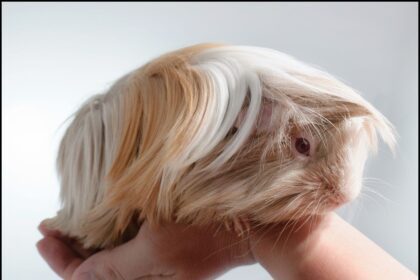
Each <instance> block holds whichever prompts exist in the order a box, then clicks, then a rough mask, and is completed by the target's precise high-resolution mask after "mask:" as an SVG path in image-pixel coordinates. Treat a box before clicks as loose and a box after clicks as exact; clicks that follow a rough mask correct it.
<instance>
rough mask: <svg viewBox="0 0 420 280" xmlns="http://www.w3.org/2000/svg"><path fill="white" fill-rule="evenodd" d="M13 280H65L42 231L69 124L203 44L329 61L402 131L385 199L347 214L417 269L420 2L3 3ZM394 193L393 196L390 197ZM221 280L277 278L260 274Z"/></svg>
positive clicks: (387, 157) (387, 162)
mask: <svg viewBox="0 0 420 280" xmlns="http://www.w3.org/2000/svg"><path fill="white" fill-rule="evenodd" d="M2 7H3V9H2V31H3V33H2V34H3V35H2V41H3V51H2V57H3V64H2V70H3V71H2V73H3V74H2V78H3V83H2V90H3V96H2V102H3V103H2V104H3V105H2V117H3V118H2V133H3V134H2V135H3V139H2V140H3V141H2V151H3V157H2V164H3V165H2V166H3V170H2V173H3V177H2V194H3V196H2V210H3V211H2V226H3V227H2V228H3V231H2V241H3V248H2V260H3V263H2V266H3V272H2V276H3V277H4V278H3V279H10V280H16V279H18V280H19V279H46V280H48V279H57V277H56V276H55V275H54V274H53V272H51V271H50V270H49V268H48V267H47V265H46V264H45V263H44V262H43V261H42V260H41V258H40V257H39V256H38V254H37V251H36V249H35V243H36V241H37V240H39V239H40V238H41V235H40V234H39V233H38V232H37V230H36V226H37V224H38V223H39V222H40V221H41V220H42V219H43V218H45V217H49V216H53V215H54V213H55V211H56V210H57V209H58V207H59V202H58V191H59V185H58V182H57V179H56V175H55V169H54V166H55V165H54V159H55V154H56V150H57V144H58V141H59V140H60V137H61V135H62V133H63V129H64V128H65V126H66V125H67V124H66V125H64V127H61V128H59V126H60V124H61V123H62V122H63V121H64V120H65V119H66V118H67V117H68V116H69V115H70V114H71V113H73V111H74V110H75V109H76V108H77V107H78V106H79V105H80V104H81V102H82V101H84V100H85V99H86V98H87V97H89V96H91V95H92V94H95V93H98V92H100V91H102V90H103V89H106V88H107V87H108V86H109V85H110V84H111V83H112V82H113V81H115V80H116V79H117V78H118V77H120V76H121V75H123V74H125V73H126V72H128V71H130V70H132V69H134V68H136V67H139V66H141V65H142V64H143V63H145V62H146V61H148V60H149V59H151V58H153V57H155V56H157V55H159V54H162V53H164V52H167V51H170V50H173V49H177V48H180V47H184V46H187V45H191V44H195V43H201V42H222V43H231V44H243V45H255V46H263V47H269V48H273V49H277V50H279V51H283V52H286V53H289V54H291V55H293V56H295V57H297V58H298V59H301V60H303V61H305V62H308V63H311V64H315V65H319V66H320V67H322V68H323V69H326V70H327V71H328V72H330V73H332V74H334V75H336V76H338V77H339V78H341V79H343V80H344V81H345V82H347V83H348V84H349V85H351V86H353V87H354V88H356V89H358V90H359V91H361V92H362V94H363V96H364V97H365V98H366V99H367V100H369V101H370V102H371V103H372V104H373V105H374V106H375V107H377V108H378V109H379V110H380V111H381V112H383V113H384V114H385V116H387V117H388V118H389V119H390V120H391V122H393V123H394V124H395V125H396V128H397V130H398V133H399V135H400V137H399V148H398V152H397V156H396V157H395V158H393V157H392V155H391V153H390V152H389V151H388V150H387V149H386V148H385V147H384V145H381V146H380V150H379V154H378V156H376V157H375V158H372V159H371V160H370V161H369V162H368V166H367V169H366V173H365V175H366V177H369V178H377V179H375V180H369V182H368V185H369V186H370V187H371V188H373V189H374V190H375V192H376V194H374V193H369V192H366V195H368V196H364V197H361V198H360V199H358V200H357V201H356V203H352V204H351V205H349V206H348V207H345V209H343V210H340V211H339V212H340V214H341V215H342V216H343V217H345V218H346V219H347V220H349V221H350V222H351V223H352V224H353V225H354V226H356V227H357V228H358V229H359V230H360V231H362V232H363V233H364V234H366V235H367V236H368V237H369V238H371V239H372V240H374V241H375V242H376V243H378V244H379V245H380V246H382V247H383V248H384V249H385V250H386V251H388V252H389V253H390V254H391V255H393V256H394V257H395V258H396V259H398V260H399V261H400V262H402V263H403V264H404V265H406V266H407V267H409V268H410V269H411V270H412V271H414V272H415V273H418V265H417V261H418V250H417V247H418V198H417V197H418V171H417V170H418V105H417V104H418V79H417V77H418V27H417V26H418V4H417V3H401V4H400V3H340V4H338V3H297V4H292V3H119V4H118V3H87V4H86V3H84V4H82V3H36V4H32V3H2ZM382 196H384V197H385V198H383V197H382ZM221 279H225V280H227V279H269V276H268V274H266V272H264V270H263V269H262V268H261V267H260V266H258V265H253V266H248V267H241V268H237V269H235V270H233V271H231V272H229V273H227V274H225V275H224V276H223V277H221Z"/></svg>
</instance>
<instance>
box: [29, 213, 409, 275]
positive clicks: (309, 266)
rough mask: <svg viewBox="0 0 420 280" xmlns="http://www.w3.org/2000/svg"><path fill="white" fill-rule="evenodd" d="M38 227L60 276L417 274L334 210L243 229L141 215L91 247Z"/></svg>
mask: <svg viewBox="0 0 420 280" xmlns="http://www.w3.org/2000/svg"><path fill="white" fill-rule="evenodd" d="M39 229H40V231H41V233H42V234H43V235H44V237H43V239H41V240H40V241H39V242H38V243H37V248H38V250H39V252H40V254H41V256H42V257H43V258H44V259H45V261H46V262H47V263H48V265H49V266H50V267H51V268H52V269H53V270H54V271H55V272H56V273H57V274H58V275H59V276H60V277H61V278H63V279H65V280H85V279H105V280H108V279H118V280H120V279H124V280H134V279H215V278H217V277H218V276H220V275H221V274H223V273H225V272H226V271H228V270H229V269H232V268H234V267H237V266H241V265H247V264H253V263H256V262H258V263H260V264H261V265H262V266H263V267H264V268H265V269H266V270H267V271H268V272H269V273H270V275H271V276H272V277H273V278H274V279H303V280H305V279H314V280H320V279H341V280H346V279H417V277H416V275H415V274H413V273H412V272H411V271H409V270H408V269H407V268H406V267H404V266H403V265H402V264H400V263H399V262H398V261H396V260H395V259H394V258H393V257H391V256H390V255H389V254H388V253H386V252H385V251H384V250H383V249H382V248H380V247H379V246H378V245H376V244H375V243H374V242H372V241H371V240H369V239H368V238H367V237H366V236H364V235H363V234H362V233H360V232H359V231H358V230H356V229H355V228H354V227H352V226H351V225H350V224H348V223H347V222H345V221H344V220H343V219H341V218H340V217H339V216H338V215H336V214H335V213H329V214H327V215H325V216H322V217H316V218H313V219H312V220H306V221H305V222H299V223H293V224H292V225H291V224H288V225H286V226H285V225H284V224H283V225H278V226H275V227H269V228H265V229H263V228H258V229H257V228H251V232H250V233H249V234H247V235H243V236H242V237H239V236H237V235H236V234H235V233H233V232H228V231H226V230H224V229H223V227H219V226H207V227H192V226H185V225H180V224H166V225H162V226H159V227H154V226H151V225H149V224H148V223H147V222H146V223H144V224H143V226H142V227H141V229H140V231H139V233H138V234H137V236H136V237H135V238H134V239H132V240H131V241H129V242H127V243H125V244H122V245H120V246H119V247H116V248H114V249H112V250H104V251H100V252H96V253H93V252H89V251H87V250H83V249H81V248H80V246H79V245H78V244H77V243H76V242H74V241H72V240H71V239H69V238H67V237H65V236H62V235H61V234H60V233H59V232H57V231H51V230H49V229H47V228H45V226H43V225H42V224H41V225H40V227H39Z"/></svg>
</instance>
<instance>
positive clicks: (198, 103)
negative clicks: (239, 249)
mask: <svg viewBox="0 0 420 280" xmlns="http://www.w3.org/2000/svg"><path fill="white" fill-rule="evenodd" d="M377 133H379V135H380V136H381V138H382V139H383V140H384V141H385V142H386V143H387V144H388V145H389V146H390V147H391V148H393V147H394V145H395V137H394V129H393V127H392V125H391V124H390V123H389V121H388V120H387V119H385V117H384V116H383V115H382V114H381V113H379V112H378V111H377V110H376V109H375V108H374V107H373V106H372V105H370V104H369V103H368V102H367V101H366V100H364V99H363V98H362V97H361V96H360V95H359V94H358V93H356V92H355V91H354V90H353V89H352V88H350V87H349V86H347V85H345V84H343V83H342V82H340V81H339V80H337V79H336V78H334V77H333V76H331V75H329V74H327V73H325V72H323V71H320V70H318V69H315V68H313V67H310V66H308V65H306V64H304V63H302V62H299V61H298V60H296V59H294V58H293V57H290V56H288V55H286V54H283V53H280V52H278V51H274V50H271V49H267V48H260V47H250V46H231V45H222V44H200V45H195V46H191V47H187V48H183V49H180V50H177V51H174V52H171V53H168V54H165V55H162V56H160V57H158V58H156V59H154V60H152V61H151V62H149V63H147V64H145V65H144V66H142V67H140V68H138V69H136V70H134V71H132V72H130V73H128V74H126V75H125V76H123V77H121V78H120V79H119V80H117V81H116V82H115V84H113V85H112V86H111V87H110V89H109V90H107V91H106V92H105V93H102V94H98V95H95V96H93V97H92V98H90V99H89V100H87V101H86V102H85V103H84V104H83V105H82V106H81V108H80V109H79V110H78V111H77V112H76V113H75V116H74V119H73V120H72V122H71V124H70V125H69V127H68V128H67V130H66V132H65V134H64V136H63V139H62V141H61V144H60V146H59V152H58V159H57V168H58V172H59V174H60V181H61V199H62V209H61V210H60V211H59V212H58V213H57V216H56V217H54V218H52V219H50V220H49V221H48V223H47V225H48V226H49V227H51V228H54V229H58V230H60V231H62V232H63V233H64V234H67V235H69V236H72V237H74V238H77V239H78V240H79V241H80V242H81V243H82V244H83V245H84V246H85V247H93V248H109V247H113V246H116V245H118V244H120V243H122V242H124V241H125V240H127V239H129V238H131V237H132V236H133V235H134V234H135V233H136V231H138V229H139V227H140V226H141V223H142V221H144V220H147V221H148V222H150V223H152V224H155V225H156V224H159V223H162V222H165V221H175V222H182V223H187V224H206V223H215V222H216V223H221V224H225V225H227V226H228V225H234V226H235V225H236V226H235V228H241V226H240V225H241V224H247V223H248V224H249V223H253V224H258V225H269V224H272V223H279V222H283V221H287V220H288V221H290V220H293V219H298V218H301V217H303V216H308V215H314V214H322V213H326V212H328V211H331V210H333V209H335V208H337V207H338V206H340V205H342V204H344V203H346V202H348V201H351V200H352V199H354V198H355V197H356V196H357V195H358V193H359V192H360V188H361V181H362V173H363V166H364V163H365V161H366V158H367V154H368V153H369V151H371V150H372V151H374V150H375V149H376V145H377ZM238 221H239V222H238Z"/></svg>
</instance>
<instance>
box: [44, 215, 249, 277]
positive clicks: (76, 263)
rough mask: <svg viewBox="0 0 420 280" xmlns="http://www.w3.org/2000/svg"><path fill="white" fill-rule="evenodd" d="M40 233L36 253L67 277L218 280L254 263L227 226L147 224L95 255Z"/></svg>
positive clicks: (72, 242)
mask: <svg viewBox="0 0 420 280" xmlns="http://www.w3.org/2000/svg"><path fill="white" fill-rule="evenodd" d="M39 230H40V231H41V233H42V234H43V235H44V238H43V239H41V240H40V241H39V242H38V243H37V248H38V251H39V252H40V254H41V256H42V257H43V258H44V259H45V261H46V262H47V263H48V264H49V266H50V267H51V268H52V269H53V270H54V271H55V272H56V273H57V274H58V275H59V276H60V277H61V278H63V279H66V280H68V279H72V280H85V279H106V280H108V279H112V280H114V279H124V280H131V279H214V278H216V277H217V276H219V275H221V274H223V273H224V272H226V271H227V270H229V269H231V268H233V267H236V266H240V265H246V264H252V263H254V262H255V261H254V258H253V255H252V253H251V251H250V248H249V240H248V238H240V237H238V236H237V235H236V234H235V233H234V232H228V231H226V230H224V229H223V227H220V228H217V227H215V226H208V227H192V226H185V225H180V224H166V225H164V226H161V227H159V228H157V227H152V226H151V225H150V224H148V223H147V222H145V223H144V224H143V225H142V227H141V229H140V231H139V233H138V234H137V236H136V237H135V238H134V239H132V240H130V241H129V242H127V243H125V244H122V245H120V246H118V247H116V248H113V249H111V250H103V251H99V252H93V251H89V250H85V249H83V248H82V247H81V246H80V244H78V243H77V242H76V241H75V240H72V239H70V238H68V237H65V236H63V235H62V234H60V232H58V231H53V230H50V229H48V228H46V227H45V226H44V225H43V224H42V223H41V225H40V226H39Z"/></svg>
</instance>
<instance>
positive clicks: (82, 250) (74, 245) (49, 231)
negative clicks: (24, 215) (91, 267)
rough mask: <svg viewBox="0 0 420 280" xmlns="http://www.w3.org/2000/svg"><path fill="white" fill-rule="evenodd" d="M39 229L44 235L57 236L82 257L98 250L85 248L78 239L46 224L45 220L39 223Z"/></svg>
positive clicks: (86, 256)
mask: <svg viewBox="0 0 420 280" xmlns="http://www.w3.org/2000/svg"><path fill="white" fill-rule="evenodd" d="M38 230H39V231H40V232H41V234H42V235H44V236H50V237H55V238H57V239H59V240H61V241H63V242H65V243H66V244H67V246H69V247H70V248H71V249H72V250H73V251H75V252H76V253H77V254H78V255H79V256H80V257H82V258H84V259H86V258H88V257H89V256H91V255H93V254H94V253H95V252H96V250H94V249H86V248H84V247H83V245H82V244H80V242H78V241H77V240H76V239H74V238H71V237H68V236H65V235H64V234H62V233H61V232H60V231H59V230H55V229H50V228H48V227H47V226H46V225H45V223H44V221H43V222H41V223H40V224H39V226H38Z"/></svg>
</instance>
